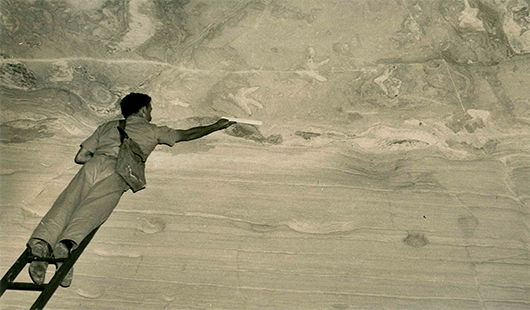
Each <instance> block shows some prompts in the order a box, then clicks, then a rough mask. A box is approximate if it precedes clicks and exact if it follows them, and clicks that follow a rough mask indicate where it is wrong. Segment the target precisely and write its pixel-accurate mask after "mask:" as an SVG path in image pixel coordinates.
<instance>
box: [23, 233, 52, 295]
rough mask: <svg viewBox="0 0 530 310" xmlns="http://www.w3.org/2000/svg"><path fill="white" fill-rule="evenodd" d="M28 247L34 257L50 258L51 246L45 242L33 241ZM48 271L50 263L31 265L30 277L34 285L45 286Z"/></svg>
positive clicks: (33, 263)
mask: <svg viewBox="0 0 530 310" xmlns="http://www.w3.org/2000/svg"><path fill="white" fill-rule="evenodd" d="M28 246H29V248H30V249H31V255H33V256H37V257H41V258H44V257H49V256H50V246H49V245H48V243H47V242H46V241H44V240H40V239H31V240H30V241H29V242H28ZM46 269H48V262H39V261H33V262H31V263H30V264H29V276H30V278H31V280H32V281H33V283H35V284H38V285H42V284H44V279H45V277H46Z"/></svg>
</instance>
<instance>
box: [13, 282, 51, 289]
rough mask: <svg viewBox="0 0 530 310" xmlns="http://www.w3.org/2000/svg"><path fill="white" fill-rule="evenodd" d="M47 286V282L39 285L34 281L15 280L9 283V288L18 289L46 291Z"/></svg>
mask: <svg viewBox="0 0 530 310" xmlns="http://www.w3.org/2000/svg"><path fill="white" fill-rule="evenodd" d="M45 288H46V284H41V285H39V284H34V283H24V282H13V283H9V285H8V288H7V289H9V290H17V291H44V289H45Z"/></svg>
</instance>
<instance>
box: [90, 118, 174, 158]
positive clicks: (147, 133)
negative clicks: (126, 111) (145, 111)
mask: <svg viewBox="0 0 530 310" xmlns="http://www.w3.org/2000/svg"><path fill="white" fill-rule="evenodd" d="M118 125H119V121H118V120H115V121H110V122H107V123H105V124H103V125H100V126H99V127H98V128H97V129H96V131H94V133H93V134H92V135H91V136H90V137H88V139H86V140H85V141H83V143H81V146H82V147H84V148H85V149H87V150H88V151H90V152H92V153H94V155H107V156H116V157H117V156H118V152H119V150H120V144H121V142H120V132H119V131H118V129H117V127H118ZM125 132H126V133H127V135H128V136H129V138H131V139H133V140H134V141H136V143H138V144H139V145H140V147H141V148H142V151H143V152H144V154H145V155H146V157H147V156H149V154H151V152H152V151H153V150H154V149H155V147H156V146H157V145H158V144H166V145H169V146H173V145H174V144H175V142H176V141H177V138H178V133H177V130H175V129H172V128H169V127H167V126H157V125H155V124H151V123H149V122H148V121H147V120H146V119H145V118H142V117H139V116H136V115H131V116H129V117H128V118H127V120H126V125H125Z"/></svg>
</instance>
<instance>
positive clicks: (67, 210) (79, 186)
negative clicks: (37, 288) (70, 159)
mask: <svg viewBox="0 0 530 310" xmlns="http://www.w3.org/2000/svg"><path fill="white" fill-rule="evenodd" d="M86 179H87V177H86V171H85V169H84V167H83V168H81V169H80V170H79V172H78V173H77V174H76V175H75V177H74V178H73V179H72V181H70V184H68V186H67V187H66V188H65V189H64V191H63V192H62V193H61V195H59V197H58V198H57V200H55V203H54V204H53V206H52V207H51V209H50V210H49V211H48V213H46V215H45V216H44V217H43V218H42V220H41V221H40V223H39V224H38V225H37V227H36V228H35V230H34V231H33V234H32V235H31V238H30V240H31V239H38V240H42V241H45V242H47V243H48V244H49V245H50V246H51V247H52V248H53V246H55V244H56V243H57V241H58V240H59V238H60V237H61V234H62V233H63V231H64V229H65V228H66V227H67V225H68V223H69V221H70V218H71V217H72V214H73V213H74V212H75V210H76V208H77V206H78V205H79V204H80V203H81V201H82V200H83V197H84V196H86V195H87V193H88V192H89V191H90V184H89V182H87V180H86ZM29 245H30V244H29V243H28V246H29Z"/></svg>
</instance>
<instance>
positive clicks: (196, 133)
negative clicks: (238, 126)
mask: <svg viewBox="0 0 530 310" xmlns="http://www.w3.org/2000/svg"><path fill="white" fill-rule="evenodd" d="M235 123H236V122H231V121H229V120H227V119H224V118H222V119H220V120H219V121H217V122H216V123H215V124H212V125H208V126H199V127H193V128H190V129H187V130H177V133H178V137H177V140H176V141H175V142H181V141H190V140H195V139H199V138H201V137H204V136H206V135H209V134H211V133H212V132H215V131H217V130H222V129H226V128H228V127H230V126H232V125H233V124H235Z"/></svg>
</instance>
